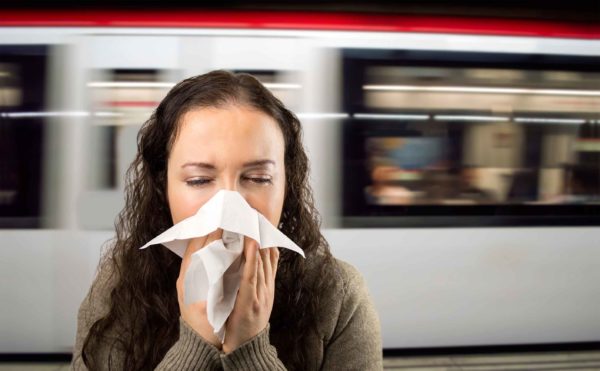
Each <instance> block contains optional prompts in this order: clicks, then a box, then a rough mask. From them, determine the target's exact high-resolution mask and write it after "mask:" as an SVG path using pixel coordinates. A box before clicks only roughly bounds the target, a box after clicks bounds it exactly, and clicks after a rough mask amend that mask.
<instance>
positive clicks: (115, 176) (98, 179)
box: [87, 69, 174, 190]
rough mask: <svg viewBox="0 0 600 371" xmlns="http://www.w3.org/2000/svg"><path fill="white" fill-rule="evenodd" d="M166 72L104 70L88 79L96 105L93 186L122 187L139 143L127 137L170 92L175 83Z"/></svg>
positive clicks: (91, 168)
mask: <svg viewBox="0 0 600 371" xmlns="http://www.w3.org/2000/svg"><path fill="white" fill-rule="evenodd" d="M164 75H165V71H158V70H124V69H119V70H102V71H94V72H93V73H92V76H93V79H92V81H90V82H88V88H89V90H90V98H91V106H92V112H93V114H92V127H91V131H90V136H89V138H90V143H89V147H88V148H90V152H91V153H93V156H90V161H92V163H91V164H90V166H89V167H88V169H89V174H88V177H87V181H88V183H89V184H88V188H89V189H96V190H101V189H118V188H121V187H122V186H123V176H124V174H125V170H126V168H127V166H128V165H129V163H131V161H132V160H133V158H132V154H133V153H135V149H136V143H135V141H131V140H129V141H128V142H127V143H123V142H124V140H125V139H124V138H129V137H131V136H130V135H126V132H127V131H128V129H129V128H131V129H132V130H134V131H137V130H138V129H139V128H140V127H141V125H142V124H143V123H144V122H145V121H146V120H147V119H148V118H149V117H150V115H151V114H152V111H153V110H154V108H156V106H158V103H159V102H160V100H161V99H162V98H163V97H164V95H165V94H166V93H167V91H168V90H169V89H170V88H171V87H172V86H173V85H174V83H172V82H165V81H163V80H164V77H165V76H164Z"/></svg>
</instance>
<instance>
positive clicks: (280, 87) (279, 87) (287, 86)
mask: <svg viewBox="0 0 600 371" xmlns="http://www.w3.org/2000/svg"><path fill="white" fill-rule="evenodd" d="M262 84H263V86H264V87H265V88H267V89H272V90H297V89H302V85H300V84H285V83H278V82H263V83H262Z"/></svg>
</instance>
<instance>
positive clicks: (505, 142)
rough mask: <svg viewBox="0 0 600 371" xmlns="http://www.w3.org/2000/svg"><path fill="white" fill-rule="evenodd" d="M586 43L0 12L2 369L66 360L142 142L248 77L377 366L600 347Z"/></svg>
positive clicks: (464, 30)
mask: <svg viewBox="0 0 600 371" xmlns="http://www.w3.org/2000/svg"><path fill="white" fill-rule="evenodd" d="M599 35H600V28H599V27H598V26H596V25H581V24H569V23H561V22H555V21H521V20H504V21H503V20H498V19H494V20H487V19H475V20H468V19H461V18H441V17H402V16H396V15H375V14H345V13H337V14H325V13H324V14H316V13H310V14H309V13H306V14H302V13H290V12H287V13H286V12H278V13H275V12H271V13H268V12H267V13H257V12H228V13H225V12H220V11H207V12H200V11H197V12H183V11H164V12H144V13H139V12H138V13H134V12H128V11H112V12H100V11H99V12H76V11H73V12H69V11H64V12H60V13H44V12H35V11H12V12H11V11H7V12H5V14H4V16H2V17H0V245H1V246H0V247H1V248H0V281H1V282H2V284H1V286H0V294H1V296H0V297H1V299H2V305H1V307H0V308H1V309H0V329H1V330H0V353H4V354H6V353H10V354H15V353H68V352H70V350H71V348H72V346H73V344H74V336H75V329H76V317H77V309H78V306H79V304H80V302H81V300H82V299H83V297H84V295H85V294H86V292H87V290H88V288H89V285H90V283H91V281H92V279H93V277H94V274H95V270H96V266H97V263H98V259H99V256H100V254H101V251H102V247H103V246H104V248H106V247H107V246H109V240H110V238H111V237H112V236H113V223H114V220H115V217H116V215H117V213H118V212H119V211H120V209H121V208H122V207H123V205H124V200H123V187H124V174H125V171H126V169H127V167H128V166H129V164H130V163H131V161H132V159H133V156H134V155H135V151H136V134H137V131H138V130H139V128H140V127H141V125H142V124H143V122H144V121H145V120H146V119H147V118H148V117H149V115H150V114H151V112H152V110H153V109H154V108H155V107H156V105H157V104H158V102H159V101H160V100H161V99H162V97H163V96H164V95H165V94H166V92H167V91H168V90H169V89H170V88H171V87H172V86H173V85H174V84H175V83H176V82H178V81H180V80H182V79H183V78H186V77H189V76H193V75H198V74H202V73H205V72H208V71H211V70H215V69H226V70H231V71H236V72H247V73H251V74H253V75H254V76H256V77H257V78H258V79H259V80H260V81H261V82H263V84H264V85H265V86H266V87H268V88H269V89H271V91H272V92H273V93H274V94H275V95H276V96H277V97H278V98H280V99H281V100H282V101H283V102H284V103H285V104H286V105H287V106H288V107H289V108H291V109H292V110H293V111H294V112H295V113H296V115H297V116H298V117H299V119H300V120H301V121H302V123H303V127H304V141H305V147H306V149H307V151H308V154H309V158H310V161H311V182H312V186H313V189H314V193H315V198H316V203H317V206H318V209H319V210H320V213H321V215H322V219H323V233H324V235H325V237H326V238H327V240H328V241H329V243H330V245H331V248H332V250H333V252H334V255H336V256H337V257H339V258H341V259H344V260H346V261H348V262H350V263H352V264H353V265H355V266H356V267H357V268H358V269H359V270H360V271H361V272H362V274H363V275H364V277H365V279H366V281H367V284H368V287H369V291H370V295H371V296H372V298H373V301H374V302H375V305H376V307H377V309H378V311H379V316H380V319H381V326H382V334H383V345H384V348H385V349H417V348H436V347H463V346H465V347H470V346H488V345H493V346H503V345H528V344H537V345H539V344H570V343H593V342H596V343H597V342H599V341H600V228H599V226H600V41H599V40H598V38H599Z"/></svg>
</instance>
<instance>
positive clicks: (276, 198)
mask: <svg viewBox="0 0 600 371" xmlns="http://www.w3.org/2000/svg"><path fill="white" fill-rule="evenodd" d="M245 198H246V201H248V203H249V204H250V206H252V207H253V208H255V209H256V210H258V212H260V213H261V214H262V215H264V216H265V217H266V218H267V219H268V220H269V222H271V224H273V225H274V226H276V227H277V225H278V224H279V220H280V219H281V212H282V211H283V202H284V199H285V186H284V185H281V186H280V187H275V188H274V189H272V190H270V192H267V193H264V194H251V193H250V194H247V195H245Z"/></svg>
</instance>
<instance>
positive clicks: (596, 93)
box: [363, 85, 600, 97]
mask: <svg viewBox="0 0 600 371" xmlns="http://www.w3.org/2000/svg"><path fill="white" fill-rule="evenodd" d="M363 90H377V91H415V92H434V93H487V94H531V95H572V96H591V97H600V90H575V89H525V88H490V87H474V86H417V85H363Z"/></svg>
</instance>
